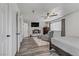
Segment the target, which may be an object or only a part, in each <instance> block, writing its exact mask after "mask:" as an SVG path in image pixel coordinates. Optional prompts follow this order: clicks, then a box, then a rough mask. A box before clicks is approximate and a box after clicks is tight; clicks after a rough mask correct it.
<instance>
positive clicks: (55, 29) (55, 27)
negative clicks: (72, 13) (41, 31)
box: [50, 21, 61, 31]
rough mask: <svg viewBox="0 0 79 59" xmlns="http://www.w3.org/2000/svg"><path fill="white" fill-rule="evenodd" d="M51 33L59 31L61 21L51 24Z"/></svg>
mask: <svg viewBox="0 0 79 59" xmlns="http://www.w3.org/2000/svg"><path fill="white" fill-rule="evenodd" d="M50 30H51V31H61V21H57V22H52V23H51V25H50Z"/></svg>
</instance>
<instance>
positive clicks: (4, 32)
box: [0, 3, 12, 56]
mask: <svg viewBox="0 0 79 59" xmlns="http://www.w3.org/2000/svg"><path fill="white" fill-rule="evenodd" d="M8 11H9V10H8V4H7V3H5V4H0V56H1V55H2V56H7V55H11V52H10V49H11V44H12V43H11V41H10V40H11V36H10V32H11V31H10V26H11V25H10V20H9V12H8Z"/></svg>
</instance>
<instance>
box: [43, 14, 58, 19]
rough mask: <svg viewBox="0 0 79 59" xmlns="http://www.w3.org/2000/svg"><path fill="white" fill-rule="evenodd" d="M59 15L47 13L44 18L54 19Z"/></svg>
mask: <svg viewBox="0 0 79 59" xmlns="http://www.w3.org/2000/svg"><path fill="white" fill-rule="evenodd" d="M57 15H58V14H56V13H47V14H46V16H42V17H44V18H45V19H47V18H49V17H54V16H57Z"/></svg>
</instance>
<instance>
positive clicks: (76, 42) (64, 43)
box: [51, 37, 79, 56]
mask: <svg viewBox="0 0 79 59" xmlns="http://www.w3.org/2000/svg"><path fill="white" fill-rule="evenodd" d="M51 43H52V44H53V45H55V46H56V47H58V48H60V49H62V50H63V51H65V52H67V53H69V54H71V55H73V56H79V37H57V38H56V37H54V38H51Z"/></svg>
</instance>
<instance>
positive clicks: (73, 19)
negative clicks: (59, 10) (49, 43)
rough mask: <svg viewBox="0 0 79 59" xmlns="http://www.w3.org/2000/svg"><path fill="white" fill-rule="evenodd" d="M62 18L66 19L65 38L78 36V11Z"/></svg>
mask: <svg viewBox="0 0 79 59" xmlns="http://www.w3.org/2000/svg"><path fill="white" fill-rule="evenodd" d="M64 18H65V19H66V36H79V11H76V12H74V13H72V14H70V15H67V16H66V17H64Z"/></svg>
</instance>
